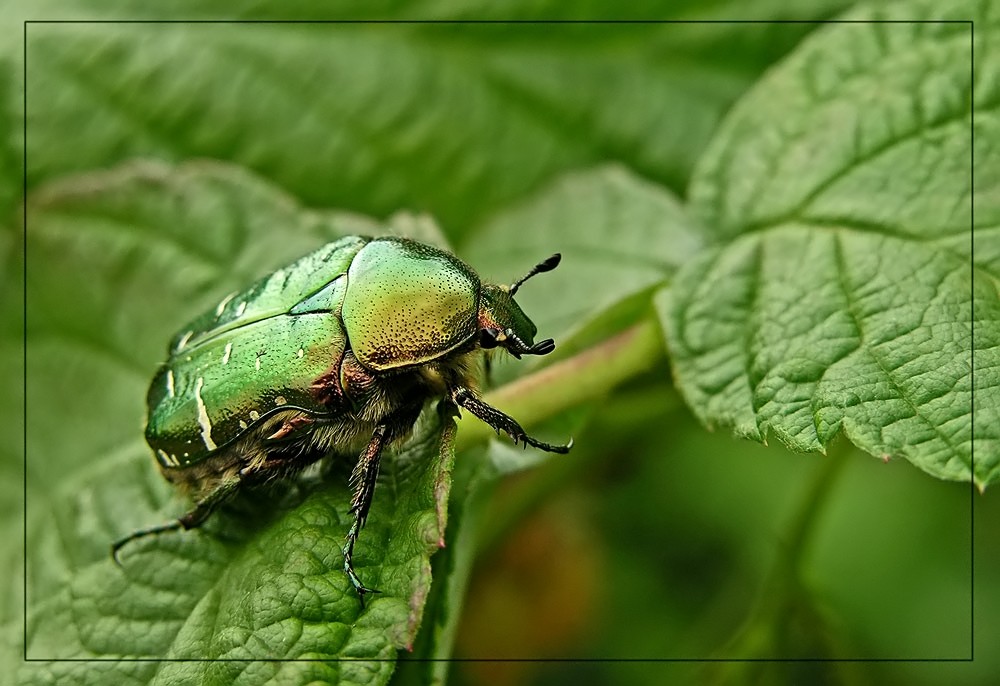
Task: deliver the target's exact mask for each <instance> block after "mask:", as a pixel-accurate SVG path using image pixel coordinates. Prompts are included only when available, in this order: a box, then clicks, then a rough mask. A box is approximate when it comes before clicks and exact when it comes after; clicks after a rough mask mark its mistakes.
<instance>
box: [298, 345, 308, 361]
mask: <svg viewBox="0 0 1000 686" xmlns="http://www.w3.org/2000/svg"><path fill="white" fill-rule="evenodd" d="M305 354H306V351H305V350H303V349H302V348H299V352H297V353H296V355H298V356H299V359H300V360H301V359H302V356H303V355H305Z"/></svg>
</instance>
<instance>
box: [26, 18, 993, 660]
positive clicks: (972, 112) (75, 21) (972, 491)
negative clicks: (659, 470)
mask: <svg viewBox="0 0 1000 686" xmlns="http://www.w3.org/2000/svg"><path fill="white" fill-rule="evenodd" d="M29 24H445V25H487V24H500V25H506V24H528V25H534V24H539V25H553V24H557V25H562V24H567V25H600V24H622V25H642V24H752V25H763V24H802V25H806V24H816V25H824V24H966V25H968V26H969V29H970V30H969V58H970V59H969V77H970V79H969V104H970V107H969V138H970V152H969V165H970V193H969V247H970V258H969V264H970V273H971V279H970V307H969V309H970V322H971V325H970V346H971V350H970V372H969V374H970V398H971V399H970V422H971V424H972V430H971V434H970V441H969V443H970V470H971V478H970V481H969V496H970V497H969V531H970V538H969V543H970V545H969V657H967V658H950V657H938V658H895V657H865V658H862V657H848V658H833V659H830V658H808V657H807V658H785V657H773V658H727V657H717V658H689V657H676V658H636V657H596V658H589V657H580V658H519V657H514V658H510V657H508V658H478V657H476V658H463V657H458V658H456V657H449V658H415V657H407V655H406V654H405V653H401V652H398V653H397V656H396V657H395V658H374V657H364V658H361V657H358V658H354V657H337V658H305V659H303V658H291V659H288V658H267V657H259V658H237V659H224V658H153V657H135V658H126V657H121V658H115V657H94V658H40V657H28V502H27V500H28V421H27V417H28V392H27V391H28V207H27V198H28V25H29ZM22 40H23V59H22V72H23V73H22V78H23V83H22V86H23V92H22V96H23V97H22V107H23V112H22V127H23V130H22V144H23V153H22V155H23V156H22V165H23V166H22V179H21V181H22V202H23V203H24V205H23V211H22V257H23V260H24V262H23V269H22V274H21V277H22V306H23V308H24V311H23V318H22V341H23V346H24V349H23V351H22V364H23V368H22V372H23V381H24V395H23V399H22V410H23V419H24V423H23V430H24V436H23V450H24V452H23V465H22V466H23V472H22V476H23V483H22V485H23V490H24V492H23V496H24V500H23V503H22V506H23V519H22V524H23V540H22V548H23V558H22V560H23V567H22V582H23V610H24V615H23V650H22V652H23V655H22V660H23V662H26V663H39V662H44V663H63V662H65V663H90V662H121V663H147V662H149V663H166V662H191V663H214V662H226V663H230V662H231V663H253V662H279V663H285V662H291V663H294V662H303V663H312V662H317V663H330V662H397V663H398V662H448V663H451V662H469V663H490V662H537V663H563V662H568V663H578V662H579V663H613V662H622V663H813V662H820V663H966V662H972V661H974V659H975V623H976V622H975V559H976V555H975V547H976V546H975V499H976V485H975V465H976V458H975V348H976V346H975V300H974V298H975V120H976V117H975V21H974V20H971V19H968V20H965V19H942V20H930V19H919V20H918V19H914V20H902V19H891V20H890V19H882V20H858V19H827V20H804V19H803V20H799V19H791V20H789V19H782V20H644V19H625V20H553V19H547V20H546V19H541V20H457V19H456V20H418V19H376V20H360V19H344V20H307V19H293V20H280V19H259V20H258V19H242V20H241V19H232V20H229V19H193V20H183V19H126V20H107V19H105V20H99V19H94V20H84V19H61V20H33V19H27V20H24V21H23V30H22Z"/></svg>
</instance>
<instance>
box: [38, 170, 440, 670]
mask: <svg viewBox="0 0 1000 686" xmlns="http://www.w3.org/2000/svg"><path fill="white" fill-rule="evenodd" d="M27 212H28V226H29V232H28V235H29V239H30V240H29V244H28V261H27V267H28V269H27V274H28V296H29V297H28V312H29V315H28V332H27V335H28V360H27V364H28V367H27V372H28V378H29V379H30V381H31V383H30V384H29V387H28V416H27V420H28V427H27V428H28V435H29V443H28V450H27V466H28V501H27V510H28V542H29V549H28V560H27V565H28V580H29V583H28V605H29V618H28V631H29V633H28V645H27V653H28V655H29V657H32V658H42V659H46V658H49V659H51V658H67V657H76V658H81V657H82V658H94V657H104V658H112V659H114V658H118V657H124V658H129V657H171V658H210V659H211V658H219V659H223V658H224V659H227V660H240V659H242V660H252V659H258V658H280V659H294V658H311V659H314V660H326V661H325V662H324V661H316V662H285V663H282V662H267V663H263V662H256V663H254V664H253V666H252V668H251V667H248V665H247V663H245V662H244V663H240V662H225V663H223V662H215V663H213V662H169V663H163V664H160V665H159V666H158V667H157V666H156V665H155V664H153V665H151V664H149V663H136V662H131V663H130V662H112V663H100V664H97V663H95V664H94V665H93V666H92V667H91V668H90V669H84V667H83V666H82V665H81V664H78V663H53V664H51V665H41V666H39V665H29V666H27V667H25V669H24V670H23V672H22V674H21V677H22V683H41V682H48V681H50V680H53V679H55V680H59V681H63V680H72V681H74V682H79V683H108V682H109V681H114V682H120V681H124V680H126V679H130V680H133V681H135V682H137V683H155V684H159V683H215V682H219V681H223V682H229V681H232V680H234V679H235V678H236V677H237V676H239V677H240V680H241V683H265V682H269V680H271V679H274V680H277V681H283V682H289V681H291V682H295V683H305V682H307V681H309V680H317V679H318V680H326V681H339V683H345V684H377V683H385V682H386V681H387V679H388V677H389V674H390V673H391V671H392V669H393V665H394V662H393V658H394V656H395V654H396V650H397V649H398V648H400V647H406V646H409V645H411V644H412V642H413V641H414V638H415V635H416V630H417V627H418V625H419V622H420V617H421V613H422V608H423V604H424V602H425V600H426V596H427V593H428V590H429V586H430V563H429V557H430V554H431V553H432V552H433V551H435V550H437V548H438V547H439V545H440V543H441V541H442V539H443V535H444V526H445V517H446V507H447V498H448V491H449V487H450V476H449V475H450V470H451V462H452V460H453V455H454V448H453V437H454V422H453V421H452V419H451V418H450V417H449V418H437V417H436V416H433V413H431V415H430V416H425V417H424V418H423V419H422V421H421V424H420V425H418V429H417V431H416V435H415V437H414V438H413V439H412V440H411V441H410V442H409V443H407V445H406V447H405V448H404V449H402V450H401V451H400V452H399V453H398V454H396V455H394V456H390V457H389V459H387V460H384V461H383V468H382V476H381V478H380V481H379V486H378V488H377V490H376V496H375V499H374V504H373V506H372V510H371V512H370V515H369V518H368V523H367V526H366V528H365V529H364V531H363V532H362V535H361V538H360V539H359V542H358V546H357V549H356V567H357V569H358V573H359V575H360V576H361V578H362V579H363V580H365V581H366V583H368V584H369V585H371V586H373V587H375V588H378V589H380V590H381V591H382V593H381V594H379V595H377V596H375V597H373V598H370V599H369V601H368V603H367V605H366V607H365V609H364V610H361V608H360V606H359V603H358V599H357V596H356V594H355V593H354V591H353V589H352V588H351V586H350V584H349V582H348V580H347V578H346V576H345V575H344V574H343V572H342V564H343V558H342V555H341V553H340V548H341V546H342V545H343V542H344V537H345V535H346V532H347V529H348V527H349V524H350V521H351V516H350V515H349V513H348V509H349V507H350V492H349V489H348V488H347V485H346V480H347V472H349V470H350V468H351V467H352V466H353V460H354V456H353V455H350V456H345V458H344V459H343V460H336V461H334V462H333V463H332V464H331V467H330V470H329V472H328V473H326V474H323V475H315V476H314V477H313V478H312V479H307V480H305V481H303V482H302V483H301V484H300V485H299V487H298V489H297V490H296V489H291V490H289V489H278V490H276V491H275V492H261V493H257V492H255V493H251V494H247V495H245V496H244V497H240V498H238V499H237V501H236V502H235V503H234V504H233V506H232V507H229V508H227V509H225V510H224V511H223V512H220V513H218V514H217V515H215V516H213V518H212V519H211V520H210V521H209V523H208V524H206V526H205V527H204V528H203V529H200V530H198V531H196V532H186V533H170V534H163V535H160V536H157V537H153V538H149V539H144V540H142V541H137V542H135V543H133V544H132V545H130V546H129V547H128V548H126V549H124V550H123V551H122V559H123V563H124V568H123V569H119V568H118V567H116V566H115V565H114V564H113V563H112V562H111V560H110V557H109V544H110V542H111V541H113V540H115V539H116V538H118V537H120V536H122V535H125V534H128V533H129V532H130V531H131V530H134V529H135V528H139V527H142V526H148V525H150V524H155V523H157V522H161V521H168V520H169V519H170V518H173V517H176V516H177V515H178V514H179V513H181V512H183V511H184V509H185V508H186V502H185V501H184V500H183V499H182V498H180V497H173V498H171V497H170V488H169V487H168V485H167V484H166V482H164V481H163V480H162V478H161V477H160V476H159V475H158V474H157V470H156V469H155V466H154V463H153V461H152V459H151V457H150V455H149V451H148V449H147V448H146V447H145V445H144V444H143V441H142V432H141V426H142V421H143V415H144V407H143V405H144V403H143V399H144V396H145V386H146V384H147V383H148V380H149V378H150V376H151V373H152V371H153V370H154V369H155V367H156V365H157V363H158V362H160V361H161V360H162V358H163V356H164V354H165V345H166V341H167V340H168V339H169V337H170V335H171V333H172V332H173V329H175V328H176V325H177V322H179V321H180V322H183V321H186V320H188V319H190V317H191V316H192V315H193V314H197V313H198V312H199V311H201V310H202V309H204V308H205V307H206V306H209V305H210V304H211V303H212V302H214V301H215V300H216V299H218V298H220V297H221V296H223V295H224V294H225V293H227V292H229V291H231V290H232V289H233V288H235V287H239V286H241V285H245V284H246V283H248V282H250V281H252V280H253V278H255V277H256V276H259V275H261V274H263V273H267V272H268V271H270V270H272V269H273V268H275V267H278V266H281V265H283V264H285V263H287V262H290V261H291V260H292V259H294V258H295V257H298V256H301V255H302V254H304V253H306V252H308V251H310V250H311V249H314V248H315V247H317V246H319V245H321V244H322V243H324V242H326V241H328V240H331V239H333V238H334V237H337V236H339V235H343V234H346V233H357V232H359V231H367V232H369V233H370V232H372V231H373V230H374V229H375V228H376V225H374V224H373V223H371V222H368V221H366V220H364V219H361V218H358V217H352V216H345V215H340V214H335V213H315V212H307V211H304V210H302V209H301V208H300V207H299V206H297V205H296V204H295V203H294V202H292V201H291V200H290V199H289V198H288V197H286V196H284V195H282V194H280V193H278V192H277V191H275V190H274V189H273V188H271V187H270V186H269V185H267V184H265V183H262V182H261V181H259V180H257V179H256V178H254V177H251V176H249V175H247V174H246V173H244V172H240V171H238V170H235V169H233V168H230V167H227V166H223V165H218V164H212V163H193V164H189V165H184V166H181V167H176V168H173V167H167V166H163V165H159V164H151V163H138V164H133V165H129V166H126V167H123V168H120V169H116V170H113V171H110V172H105V173H94V174H90V175H88V176H82V177H79V178H77V179H69V180H66V181H64V182H62V183H59V184H54V185H51V186H48V187H46V188H45V189H43V190H40V191H39V192H37V193H36V194H34V195H33V196H32V197H31V198H30V199H29V203H28V205H27ZM411 223H412V222H411ZM65 401H68V402H69V403H70V404H71V405H72V407H73V408H74V409H73V410H72V411H69V410H67V409H66V407H67V406H66V405H65V404H64V402H65ZM53 403H55V405H53ZM54 406H55V407H56V408H58V410H53V409H52V408H53V407H54ZM338 658H350V659H349V660H347V661H342V662H332V660H336V659H338ZM374 660H379V661H374Z"/></svg>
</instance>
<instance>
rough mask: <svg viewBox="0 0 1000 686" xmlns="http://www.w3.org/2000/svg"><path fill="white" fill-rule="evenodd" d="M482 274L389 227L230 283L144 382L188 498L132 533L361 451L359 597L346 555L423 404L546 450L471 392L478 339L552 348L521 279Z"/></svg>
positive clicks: (551, 261)
mask: <svg viewBox="0 0 1000 686" xmlns="http://www.w3.org/2000/svg"><path fill="white" fill-rule="evenodd" d="M558 264H559V255H558V254H556V255H553V256H552V257H550V258H548V259H547V260H545V261H543V262H541V263H540V264H538V265H536V266H535V267H534V268H533V269H531V270H530V271H529V272H528V273H527V274H526V275H525V276H524V277H522V278H521V279H518V280H517V281H516V282H515V283H514V284H513V285H511V286H502V285H494V284H486V283H482V282H481V281H480V279H479V276H478V275H477V274H476V272H474V271H473V270H472V268H471V267H469V266H468V265H466V264H465V263H464V262H462V261H461V260H459V259H458V258H457V257H455V256H454V255H452V254H450V253H448V252H445V251H443V250H440V249H438V248H435V247H432V246H429V245H425V244H423V243H418V242H416V241H413V240H409V239H405V238H397V237H380V238H369V237H363V236H349V237H346V238H342V239H341V240H338V241H335V242H333V243H330V244H328V245H326V246H324V247H322V248H320V249H319V250H317V251H316V252H314V253H312V254H310V255H307V256H305V257H303V258H302V259H300V260H298V261H297V262H295V263H293V264H291V265H289V266H288V267H285V268H283V269H279V270H278V271H276V272H274V273H273V274H271V275H269V276H266V277H264V278H263V279H261V280H260V281H258V282H257V283H255V284H254V285H252V286H250V287H249V288H248V289H246V290H244V291H242V292H239V293H234V294H232V295H229V296H226V297H225V298H223V299H222V301H221V302H220V303H219V304H218V305H217V306H216V307H214V308H213V309H212V310H210V311H208V312H205V313H204V314H203V315H201V316H200V317H198V318H197V319H195V320H194V321H192V322H191V323H190V324H189V325H188V326H186V327H185V328H184V329H182V330H181V331H180V332H179V333H178V335H177V336H175V337H174V339H173V340H172V341H171V343H170V346H169V357H168V359H167V361H166V362H165V363H164V364H163V365H162V366H161V367H160V368H159V371H158V372H157V373H156V376H155V377H154V378H153V381H152V384H151V385H150V388H149V393H148V395H147V405H148V410H149V415H148V422H147V425H146V441H147V442H148V443H149V446H150V447H151V448H152V450H153V453H154V455H155V458H156V460H157V462H158V464H159V467H160V470H161V472H162V473H163V475H164V476H165V477H166V478H167V479H168V480H169V481H171V482H172V483H174V484H177V485H178V486H180V487H181V488H183V489H184V490H186V491H187V492H189V493H191V494H192V496H193V499H194V501H195V504H194V507H193V508H192V509H191V510H190V511H188V512H187V513H185V514H184V515H182V516H181V517H179V518H178V519H177V520H175V521H172V522H170V523H167V524H163V525H160V526H155V527H151V528H148V529H142V530H140V531H136V532H135V533H133V534H131V535H130V536H127V537H125V538H123V539H121V540H119V541H117V542H116V543H114V544H113V546H112V555H113V556H114V557H115V559H116V561H117V554H118V551H119V550H120V549H121V547H122V546H123V545H125V544H126V543H128V542H130V541H133V540H135V539H137V538H142V537H144V536H149V535H152V534H158V533H162V532H165V531H172V530H178V529H191V528H194V527H197V526H199V525H201V524H202V523H203V522H204V521H205V520H206V519H207V518H208V517H209V515H210V514H211V513H212V511H213V510H214V509H215V508H216V507H217V506H218V505H219V504H221V503H222V502H223V501H225V500H226V499H228V498H229V497H231V496H233V495H234V494H235V493H236V492H237V491H239V490H240V489H241V488H243V487H245V486H252V485H255V484H261V483H264V482H267V481H271V480H273V479H278V478H283V477H287V476H290V475H292V474H295V473H296V472H299V471H301V470H302V469H303V468H305V467H306V466H308V465H309V464H312V463H313V462H316V461H317V460H319V459H320V458H322V457H324V456H326V455H328V454H337V453H344V452H358V451H360V457H359V458H358V461H357V464H356V466H355V468H354V471H353V473H352V476H351V487H352V489H353V497H352V500H351V513H352V514H353V516H354V521H353V524H352V525H351V528H350V530H349V531H348V534H347V541H346V543H345V545H344V548H343V553H344V571H345V572H346V574H347V576H348V578H349V579H350V581H351V584H352V585H353V586H354V588H355V589H356V591H357V592H358V595H359V597H360V599H361V601H362V603H363V602H364V596H365V594H366V593H371V592H376V591H374V589H370V588H367V587H365V585H364V584H362V583H361V580H360V579H359V578H358V575H357V574H356V573H355V572H354V567H353V564H352V557H353V554H354V544H355V542H356V541H357V538H358V534H359V533H360V531H361V529H362V527H364V525H365V519H366V518H367V516H368V510H369V507H370V506H371V503H372V496H373V494H374V491H375V481H376V476H377V474H378V470H379V460H380V458H381V455H382V452H383V450H384V449H385V447H386V446H388V445H392V444H394V443H399V442H402V441H404V440H406V439H407V438H408V437H409V435H410V434H411V432H412V429H413V426H414V424H415V423H416V421H417V418H418V416H419V415H420V413H421V411H422V410H423V408H424V406H425V405H426V404H427V403H428V402H429V401H430V400H434V399H445V400H446V401H450V402H453V403H454V404H456V405H458V406H459V407H462V408H465V409H466V410H468V411H469V412H471V413H472V414H473V415H475V416H476V417H478V418H479V419H481V420H482V421H484V422H486V423H487V424H489V425H490V426H491V427H493V428H494V429H496V430H497V432H498V433H499V432H500V431H504V432H506V433H507V434H509V435H510V436H511V438H513V439H514V442H515V443H517V442H521V443H523V444H525V445H531V446H534V447H536V448H540V449H542V450H546V451H550V452H555V453H565V452H567V451H568V450H569V449H570V447H571V446H572V441H570V442H569V444H567V445H549V444H548V443H542V442H541V441H538V440H535V439H534V438H532V437H531V436H528V435H527V434H526V433H525V432H524V430H523V429H522V428H521V426H520V425H519V424H518V423H517V422H516V421H515V420H514V419H512V418H511V417H509V416H507V415H506V414H504V413H503V412H500V411H499V410H497V409H496V408H493V407H491V406H489V405H487V404H486V403H484V402H483V401H482V400H480V399H479V397H478V396H477V394H476V391H475V387H476V384H475V379H476V369H477V365H478V364H479V363H480V361H481V359H482V356H483V353H482V350H483V349H487V350H488V349H491V348H502V349H504V350H506V351H507V352H509V353H510V354H511V355H513V356H514V357H516V358H520V357H521V356H522V355H545V354H547V353H550V352H552V350H553V349H554V348H555V344H554V343H553V341H552V339H546V340H543V341H540V342H538V343H535V342H534V336H535V333H536V327H535V325H534V324H533V323H532V321H531V320H530V319H528V317H527V316H526V315H525V314H524V312H523V311H522V310H521V308H520V307H519V306H518V304H517V303H516V302H515V301H514V298H513V296H514V294H515V293H516V292H517V289H518V288H519V287H520V286H521V284H523V283H524V282H525V281H526V280H528V279H529V278H531V277H532V276H534V275H536V274H539V273H541V272H546V271H550V270H552V269H555V267H556V266H557V265H558Z"/></svg>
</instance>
